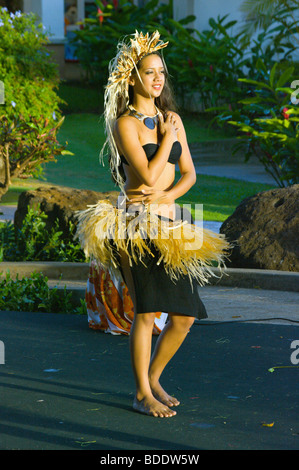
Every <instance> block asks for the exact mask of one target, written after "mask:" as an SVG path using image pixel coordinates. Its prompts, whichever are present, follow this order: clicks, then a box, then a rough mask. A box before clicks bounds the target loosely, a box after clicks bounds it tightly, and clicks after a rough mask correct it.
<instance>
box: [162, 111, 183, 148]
mask: <svg viewBox="0 0 299 470" xmlns="http://www.w3.org/2000/svg"><path fill="white" fill-rule="evenodd" d="M159 120H160V132H161V134H162V136H163V137H164V136H169V137H172V138H173V140H174V141H176V140H177V138H178V137H177V132H178V130H179V127H178V124H177V120H176V115H175V114H174V113H171V112H168V113H167V116H166V119H165V120H164V118H163V115H162V113H159Z"/></svg>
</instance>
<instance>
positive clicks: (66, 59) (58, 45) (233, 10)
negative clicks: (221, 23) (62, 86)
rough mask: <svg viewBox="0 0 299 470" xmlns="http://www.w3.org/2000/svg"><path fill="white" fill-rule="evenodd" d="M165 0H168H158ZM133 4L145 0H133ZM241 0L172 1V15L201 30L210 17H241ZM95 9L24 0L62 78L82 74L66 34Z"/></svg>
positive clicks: (79, 2) (83, 0) (67, 0)
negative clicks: (46, 38)
mask: <svg viewBox="0 0 299 470" xmlns="http://www.w3.org/2000/svg"><path fill="white" fill-rule="evenodd" d="M161 1H162V2H164V3H165V2H167V0H161ZM134 2H135V4H136V5H138V4H139V5H141V4H143V3H145V0H134ZM241 3H242V0H226V1H225V2H224V1H223V0H183V1H182V0H174V18H175V19H180V18H184V17H186V16H187V15H194V16H196V20H195V21H194V23H193V24H192V25H191V26H192V27H194V28H196V29H198V30H202V29H204V28H206V27H207V26H208V21H209V18H210V17H214V18H215V17H217V16H218V15H220V16H224V15H225V14H229V15H230V16H229V18H230V19H237V20H240V19H241V13H240V11H239V6H240V4H241ZM92 8H94V1H93V0H23V11H24V12H25V13H27V12H34V13H36V14H37V15H38V17H39V19H40V21H41V22H42V24H43V25H44V26H45V28H46V29H47V31H49V33H50V42H51V44H50V46H49V49H50V50H52V51H53V52H54V54H55V59H56V60H57V62H58V64H59V68H60V75H61V77H62V78H65V79H76V78H79V77H80V74H81V73H82V72H81V70H80V67H79V66H78V64H77V63H76V61H75V60H74V57H73V55H72V54H73V53H72V50H71V49H70V48H69V46H68V41H67V37H68V36H70V35H71V34H72V31H73V30H74V29H77V28H78V27H79V26H78V25H76V22H77V21H81V20H83V19H84V18H86V17H88V14H89V12H90V11H91V9H92Z"/></svg>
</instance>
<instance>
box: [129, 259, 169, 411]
mask: <svg viewBox="0 0 299 470" xmlns="http://www.w3.org/2000/svg"><path fill="white" fill-rule="evenodd" d="M121 268H122V273H123V276H124V279H125V282H126V285H127V287H128V290H129V293H130V296H131V299H132V301H133V305H135V289H134V282H133V278H132V274H131V270H130V265H129V261H128V258H127V256H126V255H125V254H121ZM154 321H155V313H136V312H134V321H133V324H132V327H131V331H130V351H131V361H132V368H133V373H134V377H135V382H136V396H135V399H134V403H133V408H134V409H135V410H137V411H140V412H141V413H144V414H148V415H152V416H155V417H161V418H162V417H170V416H173V415H175V414H176V413H175V412H173V411H172V410H170V409H169V408H168V407H167V406H165V404H162V403H161V402H159V401H158V400H157V399H156V398H155V397H154V396H153V394H152V390H151V387H150V384H149V378H148V370H149V364H150V357H151V345H152V334H153V326H154Z"/></svg>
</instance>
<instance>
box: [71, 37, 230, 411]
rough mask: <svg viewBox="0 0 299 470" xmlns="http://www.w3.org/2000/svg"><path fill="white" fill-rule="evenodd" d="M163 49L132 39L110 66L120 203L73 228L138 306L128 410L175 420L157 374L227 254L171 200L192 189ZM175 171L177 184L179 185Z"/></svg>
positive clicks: (198, 314) (97, 209)
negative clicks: (159, 325)
mask: <svg viewBox="0 0 299 470" xmlns="http://www.w3.org/2000/svg"><path fill="white" fill-rule="evenodd" d="M166 46H167V43H163V42H162V41H160V40H159V33H158V32H155V33H154V34H153V35H152V36H149V35H148V34H147V35H145V36H143V34H142V33H140V34H139V33H138V32H136V34H135V35H134V39H131V41H130V44H126V43H121V45H120V46H119V48H118V54H117V56H116V58H115V59H114V61H113V62H111V64H110V76H109V81H108V85H107V88H106V92H105V118H106V133H107V141H108V144H109V148H110V152H111V153H110V166H111V171H112V175H113V177H114V179H115V181H116V182H117V184H118V185H119V186H120V188H121V193H120V204H119V205H118V208H113V207H112V205H111V204H110V205H109V204H107V202H106V201H105V202H103V201H99V203H98V204H97V205H96V206H93V207H91V208H90V209H88V210H86V211H84V212H83V213H81V214H80V222H79V226H78V229H77V233H78V234H79V238H80V240H81V243H82V246H83V248H84V249H85V252H86V254H87V255H89V256H93V257H94V258H95V259H96V260H97V262H98V263H99V264H100V265H101V266H102V267H103V269H104V271H109V269H110V270H112V269H113V268H114V269H115V268H117V269H118V270H119V272H120V273H121V276H122V279H123V280H124V281H125V284H126V286H127V288H128V291H129V294H130V297H131V299H132V301H133V305H134V318H133V322H132V325H131V327H130V350H131V358H132V367H133V372H134V376H135V381H136V395H135V398H134V402H133V408H134V409H135V410H137V411H139V412H141V413H144V414H148V415H152V416H155V417H161V418H162V417H172V416H174V415H175V414H176V411H175V410H174V408H175V407H177V406H178V405H179V401H178V400H177V399H176V398H174V397H173V396H171V395H169V394H168V393H167V392H166V391H165V390H164V389H163V388H162V386H161V384H160V376H161V374H162V372H163V370H164V368H165V366H166V365H167V364H168V362H169V361H170V359H171V358H172V357H173V356H174V354H175V353H176V351H177V350H178V349H179V347H180V345H181V344H182V342H183V341H184V339H185V338H186V335H187V334H188V332H189V330H190V327H191V326H192V324H193V322H194V319H195V318H198V319H200V318H205V317H206V316H207V315H206V311H205V307H204V305H203V303H202V302H201V300H200V297H199V295H198V285H199V284H202V283H203V282H206V281H207V279H208V277H209V275H210V273H209V272H208V265H209V264H210V263H211V262H212V261H214V260H217V261H218V262H221V261H222V257H223V251H224V250H225V249H226V248H227V243H226V242H225V240H224V239H223V238H222V237H221V236H220V235H217V234H214V233H213V232H210V231H207V230H200V229H199V228H197V227H196V226H195V225H194V223H193V221H192V220H191V215H190V214H186V213H185V214H183V212H182V211H181V209H180V208H179V206H178V205H177V204H176V202H175V201H176V200H177V199H178V198H179V197H181V196H182V195H184V194H185V193H186V192H187V191H188V190H189V189H190V188H191V187H192V185H194V184H195V182H196V172H195V169H194V165H193V162H192V157H191V155H190V151H189V147H188V143H187V139H186V133H185V130H184V126H183V123H182V120H181V118H180V116H179V115H178V114H177V113H176V112H175V111H174V107H173V100H172V95H171V92H170V87H169V83H168V74H167V70H166V65H165V63H164V60H163V58H162V56H161V55H160V52H159V50H160V49H163V48H164V47H166ZM176 164H177V165H178V168H179V171H180V174H181V177H180V179H179V180H178V181H177V182H176V183H175V165H176ZM122 203H124V204H122ZM132 222H133V228H134V230H133V231H132V230H129V229H130V228H132ZM115 227H117V229H118V231H117V233H116V231H115ZM182 229H183V231H182ZM109 230H110V232H109ZM111 230H112V232H113V237H111ZM186 230H187V235H186ZM120 233H121V234H122V235H124V236H120ZM190 233H192V237H193V238H192V243H190V238H189V236H190ZM109 234H110V236H109ZM111 238H112V239H111ZM157 312H167V314H168V321H167V323H166V325H165V326H164V328H163V329H162V331H161V332H160V335H159V338H158V340H157V342H156V345H155V350H154V352H153V354H152V355H151V342H152V333H153V328H154V325H155V320H156V317H157Z"/></svg>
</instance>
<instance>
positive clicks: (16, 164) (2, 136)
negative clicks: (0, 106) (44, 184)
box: [0, 115, 71, 177]
mask: <svg viewBox="0 0 299 470" xmlns="http://www.w3.org/2000/svg"><path fill="white" fill-rule="evenodd" d="M0 120H1V128H0V157H1V156H3V157H4V153H6V152H7V154H8V156H9V170H10V177H20V176H22V177H35V176H39V175H40V174H41V173H42V170H41V164H42V163H45V162H47V161H56V160H55V157H56V156H59V155H65V154H71V152H68V151H67V150H65V148H66V147H65V146H64V145H61V144H60V143H59V142H58V140H57V138H56V135H57V132H58V130H59V128H60V126H61V125H62V123H63V121H64V118H62V119H60V121H59V122H57V123H56V124H55V125H54V126H53V127H52V128H51V129H50V128H49V120H48V119H44V118H42V117H32V116H29V117H27V118H26V119H25V118H24V117H23V116H22V115H19V116H18V117H13V118H12V119H10V118H9V117H7V116H1V117H0Z"/></svg>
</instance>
